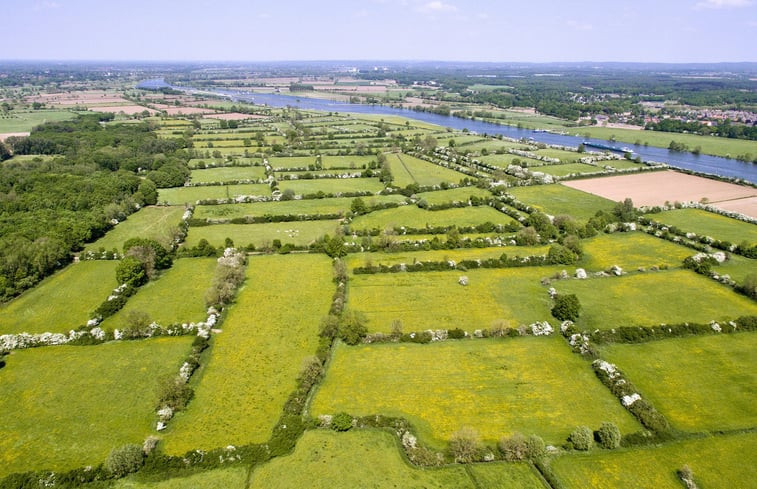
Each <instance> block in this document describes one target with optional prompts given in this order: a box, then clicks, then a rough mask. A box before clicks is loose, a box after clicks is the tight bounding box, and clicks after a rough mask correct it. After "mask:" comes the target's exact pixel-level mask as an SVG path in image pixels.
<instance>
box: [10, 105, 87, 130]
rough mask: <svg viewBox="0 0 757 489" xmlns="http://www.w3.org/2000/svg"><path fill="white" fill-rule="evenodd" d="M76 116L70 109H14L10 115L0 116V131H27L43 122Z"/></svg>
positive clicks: (58, 120) (64, 119) (65, 119)
mask: <svg viewBox="0 0 757 489" xmlns="http://www.w3.org/2000/svg"><path fill="white" fill-rule="evenodd" d="M74 117H76V112H73V111H70V110H32V111H23V110H14V111H13V112H11V115H10V116H6V117H0V133H8V132H29V131H31V130H32V129H33V128H35V127H36V126H38V125H40V124H43V123H45V122H60V121H67V120H69V119H73V118H74Z"/></svg>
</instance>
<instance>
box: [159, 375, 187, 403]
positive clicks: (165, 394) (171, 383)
mask: <svg viewBox="0 0 757 489" xmlns="http://www.w3.org/2000/svg"><path fill="white" fill-rule="evenodd" d="M193 396H194V391H193V390H192V388H191V387H189V386H188V385H187V384H186V383H185V382H184V380H183V379H182V378H181V377H178V376H172V375H167V376H165V377H163V378H161V379H160V381H159V382H158V409H160V408H162V407H163V406H168V407H170V408H171V409H173V410H174V411H180V410H182V409H184V408H185V407H186V406H187V404H188V403H189V401H190V400H191V399H192V397H193Z"/></svg>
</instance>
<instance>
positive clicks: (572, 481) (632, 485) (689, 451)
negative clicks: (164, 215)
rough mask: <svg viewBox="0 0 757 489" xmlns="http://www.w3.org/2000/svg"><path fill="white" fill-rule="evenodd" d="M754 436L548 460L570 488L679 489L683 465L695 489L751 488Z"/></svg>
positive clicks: (755, 475)
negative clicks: (644, 488) (679, 476)
mask: <svg viewBox="0 0 757 489" xmlns="http://www.w3.org/2000/svg"><path fill="white" fill-rule="evenodd" d="M755 451H757V434H755V433H744V434H738V435H730V436H716V437H708V438H701V439H695V440H686V441H679V442H674V443H668V444H665V445H662V446H654V445H653V446H649V447H642V448H633V449H627V450H616V451H612V452H610V451H604V450H602V451H599V450H598V451H594V452H591V453H585V454H580V453H572V454H570V455H566V456H562V457H560V458H558V459H557V460H555V461H554V462H552V468H553V470H554V472H555V473H556V474H557V476H558V477H559V478H560V481H561V482H562V484H563V485H564V486H565V487H566V488H568V489H637V488H640V487H649V488H652V487H653V488H659V489H680V488H682V487H684V485H683V483H682V482H681V480H680V479H679V478H678V476H677V475H676V471H678V470H680V469H681V468H682V467H683V466H684V465H688V466H689V467H690V468H691V470H692V472H693V473H694V479H695V481H696V483H697V485H698V486H699V487H702V488H706V487H752V486H753V482H754V481H755V480H757V466H755V464H753V463H751V462H749V461H748V460H749V459H750V458H751V455H749V454H750V453H752V454H753V453H755Z"/></svg>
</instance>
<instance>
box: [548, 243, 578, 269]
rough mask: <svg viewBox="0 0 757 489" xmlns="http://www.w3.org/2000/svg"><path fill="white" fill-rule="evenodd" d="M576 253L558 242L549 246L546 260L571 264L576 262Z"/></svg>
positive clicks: (559, 263)
mask: <svg viewBox="0 0 757 489" xmlns="http://www.w3.org/2000/svg"><path fill="white" fill-rule="evenodd" d="M576 258H577V257H576V255H575V253H573V252H572V251H571V250H569V249H568V248H566V247H565V246H561V245H558V244H555V245H552V246H550V247H549V252H548V253H547V262H548V263H551V264H556V265H571V264H573V263H575V262H576Z"/></svg>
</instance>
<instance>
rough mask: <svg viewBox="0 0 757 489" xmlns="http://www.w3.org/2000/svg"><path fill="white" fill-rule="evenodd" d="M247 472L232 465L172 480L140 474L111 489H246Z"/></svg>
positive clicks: (119, 482) (123, 480)
mask: <svg viewBox="0 0 757 489" xmlns="http://www.w3.org/2000/svg"><path fill="white" fill-rule="evenodd" d="M247 470H248V469H247V467H246V466H244V465H232V466H231V467H227V468H221V469H215V470H208V471H205V472H198V473H196V474H193V475H187V476H183V477H173V478H171V479H166V478H165V477H164V476H158V477H156V478H155V480H151V478H150V476H148V475H142V474H138V475H133V476H130V477H126V478H124V479H119V480H118V481H116V482H115V483H114V484H113V485H112V486H111V487H112V488H113V489H196V488H200V487H201V488H203V489H245V488H246V487H247Z"/></svg>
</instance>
